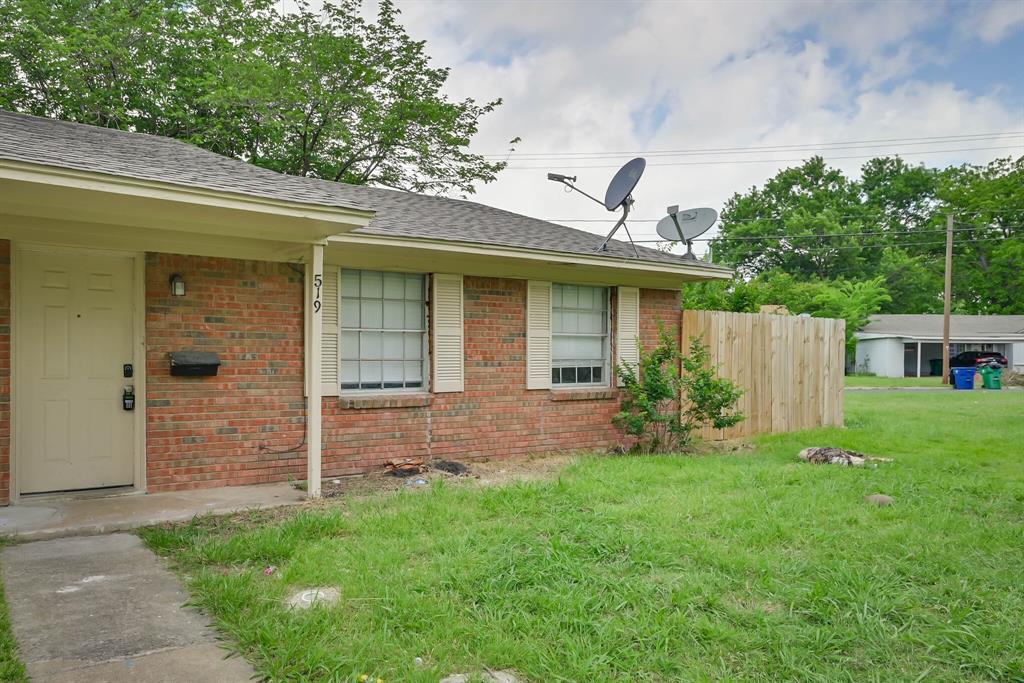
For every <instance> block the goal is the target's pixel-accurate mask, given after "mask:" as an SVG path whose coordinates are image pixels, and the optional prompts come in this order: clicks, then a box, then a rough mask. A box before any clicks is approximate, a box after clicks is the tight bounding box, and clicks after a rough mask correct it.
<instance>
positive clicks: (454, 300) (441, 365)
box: [432, 273, 465, 392]
mask: <svg viewBox="0 0 1024 683" xmlns="http://www.w3.org/2000/svg"><path fill="white" fill-rule="evenodd" d="M433 281H434V292H433V297H432V298H433V300H434V319H433V324H434V391H436V392H449V391H463V390H464V387H465V376H464V375H465V361H464V350H463V319H462V276H461V275H446V274H440V273H435V274H434V276H433Z"/></svg>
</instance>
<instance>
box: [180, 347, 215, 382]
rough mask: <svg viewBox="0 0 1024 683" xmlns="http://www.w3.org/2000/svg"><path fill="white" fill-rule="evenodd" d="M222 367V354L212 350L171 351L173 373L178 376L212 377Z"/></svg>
mask: <svg viewBox="0 0 1024 683" xmlns="http://www.w3.org/2000/svg"><path fill="white" fill-rule="evenodd" d="M218 368H220V356H218V355H217V354H216V353H213V352H212V351H171V374H172V375H176V376H178V377H210V376H211V375H216V374H217V369H218Z"/></svg>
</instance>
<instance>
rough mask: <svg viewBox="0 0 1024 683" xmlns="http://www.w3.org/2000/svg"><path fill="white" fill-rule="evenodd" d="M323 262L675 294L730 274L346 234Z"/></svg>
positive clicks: (705, 267)
mask: <svg viewBox="0 0 1024 683" xmlns="http://www.w3.org/2000/svg"><path fill="white" fill-rule="evenodd" d="M327 249H328V251H327V254H326V255H325V258H326V259H327V261H328V262H333V263H341V264H343V265H346V264H352V265H353V266H355V265H361V266H362V267H366V268H376V267H392V268H397V269H399V270H421V271H424V270H426V271H431V272H459V273H462V274H466V275H485V276H487V275H491V276H495V277H518V278H536V279H547V280H551V279H563V280H566V281H571V282H579V283H587V282H593V283H595V284H596V283H605V284H619V285H636V286H642V287H650V288H664V289H669V288H676V287H678V286H679V285H681V284H683V283H685V282H698V281H706V280H727V279H730V278H731V277H732V271H731V270H729V269H728V268H722V267H721V266H713V265H709V264H701V265H689V264H685V263H680V264H675V263H668V262H662V261H647V260H643V259H636V258H623V257H619V256H610V255H599V254H593V255H588V254H578V253H572V252H562V251H550V250H539V249H527V248H523V247H513V246H503V245H492V244H482V243H479V242H460V241H453V240H438V239H427V238H410V237H390V236H385V235H365V234H355V233H347V234H344V235H335V236H332V237H330V238H328V240H327Z"/></svg>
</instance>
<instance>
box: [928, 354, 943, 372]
mask: <svg viewBox="0 0 1024 683" xmlns="http://www.w3.org/2000/svg"><path fill="white" fill-rule="evenodd" d="M928 369H929V370H930V371H931V375H932V377H942V359H941V358H932V359H930V360H929V361H928Z"/></svg>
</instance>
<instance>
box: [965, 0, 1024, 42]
mask: <svg viewBox="0 0 1024 683" xmlns="http://www.w3.org/2000/svg"><path fill="white" fill-rule="evenodd" d="M970 9H971V10H972V11H970V12H968V13H967V16H966V18H965V19H964V21H963V24H962V28H963V32H964V33H966V34H967V35H971V36H977V37H978V38H981V39H982V40H983V41H985V42H986V43H998V42H999V41H1001V40H1002V39H1004V38H1006V37H1007V36H1008V35H1009V34H1010V33H1011V32H1012V31H1014V30H1015V29H1016V28H1019V27H1020V26H1022V25H1024V2H1021V0H993V1H992V2H989V3H983V4H980V5H974V6H972V7H971V8H970Z"/></svg>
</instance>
